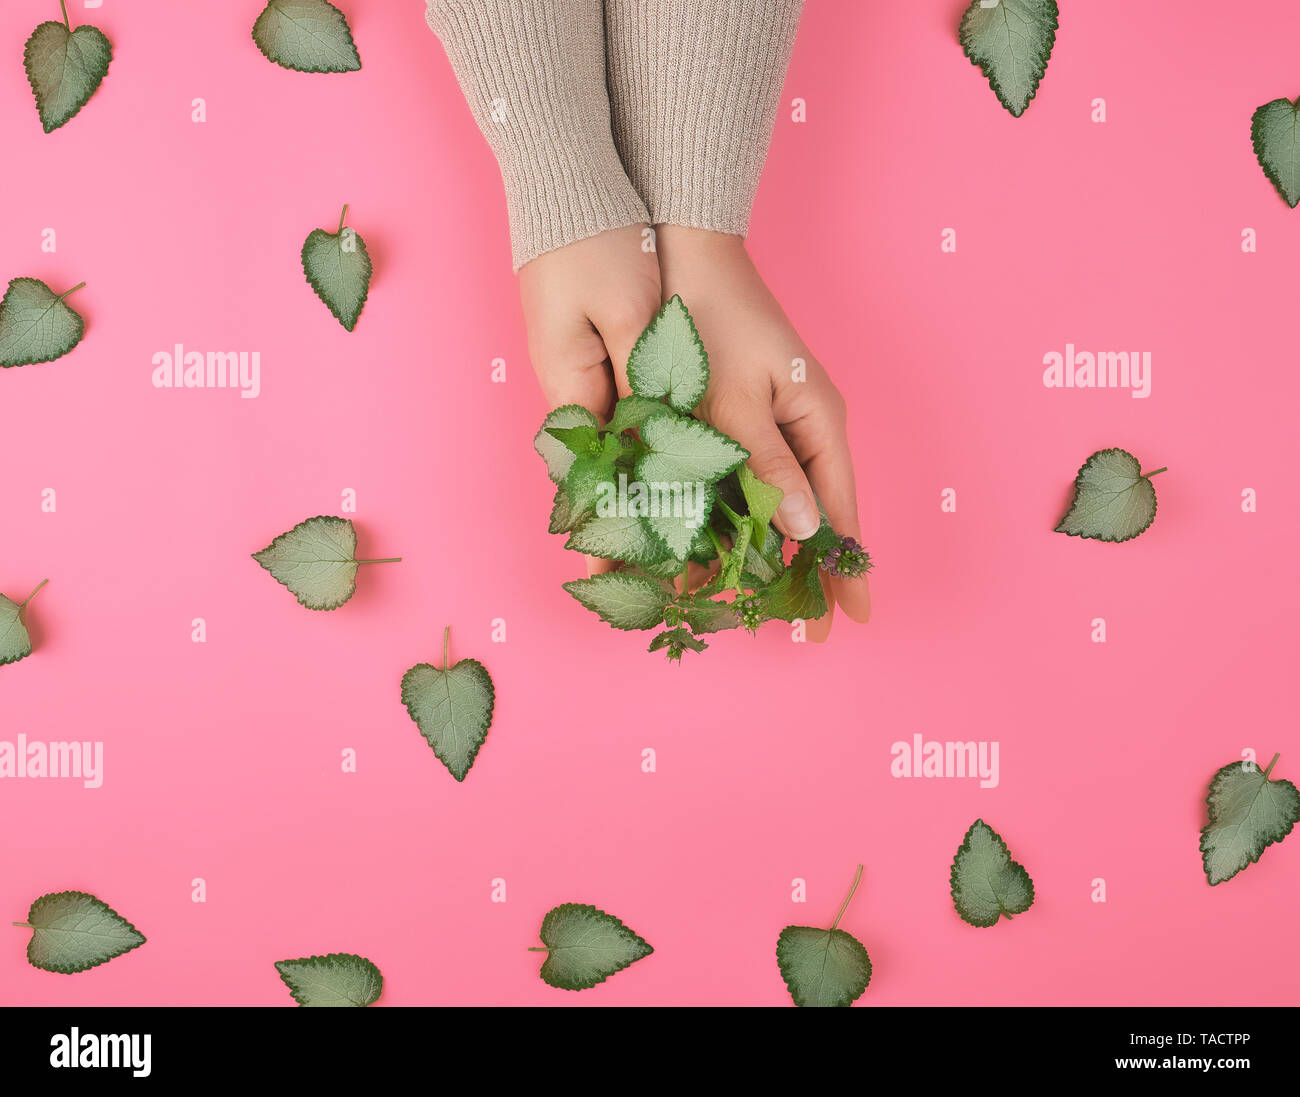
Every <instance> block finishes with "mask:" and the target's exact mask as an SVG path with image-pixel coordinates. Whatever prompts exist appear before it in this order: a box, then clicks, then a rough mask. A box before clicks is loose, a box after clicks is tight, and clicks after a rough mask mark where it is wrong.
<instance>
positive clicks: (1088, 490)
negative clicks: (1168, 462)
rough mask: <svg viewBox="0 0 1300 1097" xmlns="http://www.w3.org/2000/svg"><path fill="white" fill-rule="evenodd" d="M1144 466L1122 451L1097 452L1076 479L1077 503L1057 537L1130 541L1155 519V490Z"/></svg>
mask: <svg viewBox="0 0 1300 1097" xmlns="http://www.w3.org/2000/svg"><path fill="white" fill-rule="evenodd" d="M1164 471H1165V470H1164V469H1162V468H1159V469H1156V470H1155V472H1148V473H1145V474H1144V473H1143V472H1142V465H1141V463H1140V462H1139V461H1138V459H1137V458H1136V457H1134V456H1133V455H1132V454H1131V453H1128V452H1126V451H1125V450H1122V449H1103V450H1098V451H1097V452H1096V453H1094V454H1093V455H1092V456H1091V457H1089V458H1088V460H1086V461H1085V462H1084V463H1083V467H1082V468H1081V469H1079V474H1078V475H1077V476H1076V477H1075V478H1074V502H1073V503H1071V504H1070V509H1069V511H1068V512H1067V513H1066V515H1065V517H1064V518H1062V519H1061V523H1060V525H1058V526H1057V527H1056V532H1057V533H1065V534H1068V535H1069V536H1071V537H1090V538H1093V539H1095V540H1098V541H1131V540H1132V539H1133V538H1134V537H1136V536H1137V535H1138V534H1139V533H1141V532H1143V531H1144V530H1145V529H1146V528H1147V527H1148V526H1150V525H1151V523H1152V522H1153V521H1154V520H1155V517H1156V489H1155V488H1154V487H1153V486H1152V484H1151V477H1153V476H1156V475H1157V474H1159V473H1162V472H1164Z"/></svg>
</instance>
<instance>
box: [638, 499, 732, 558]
mask: <svg viewBox="0 0 1300 1097" xmlns="http://www.w3.org/2000/svg"><path fill="white" fill-rule="evenodd" d="M682 487H683V490H682V492H680V493H676V492H672V493H670V492H667V491H665V492H662V493H661V495H660V505H659V506H658V507H657V508H656V509H658V510H659V511H660V513H659V514H657V515H646V516H645V517H644V518H642V521H643V522H645V524H646V527H647V528H648V529H649V530H650V532H651V533H653V534H654V537H655V540H656V541H657V542H658V543H659V544H661V545H663V546H664V548H665V549H666V550H667V551H668V552H669V553H671V554H672V555H673V556H675V557H676V558H677V559H678V560H684V559H685V558H686V557H687V556H689V555H690V554H691V551H692V549H693V548H694V547H698V543H699V537H700V534H701V533H702V531H703V529H704V525H705V523H706V522H708V520H709V514H710V513H711V512H712V510H713V500H714V499H715V497H716V493H715V492H714V490H713V485H712V484H709V483H704V482H700V483H699V484H698V485H696V484H690V483H689V482H688V483H687V484H684V485H682ZM687 491H689V492H690V501H689V504H688V502H687V498H686V493H687ZM688 505H689V508H690V509H691V510H692V511H694V512H695V513H693V514H691V515H689V516H688V515H687V514H686V511H687V508H688ZM664 511H667V512H668V513H666V514H665V513H663V512H664ZM673 511H677V512H678V513H676V514H674V513H672V512H673ZM692 523H693V524H692ZM705 536H706V537H707V536H708V535H707V534H705Z"/></svg>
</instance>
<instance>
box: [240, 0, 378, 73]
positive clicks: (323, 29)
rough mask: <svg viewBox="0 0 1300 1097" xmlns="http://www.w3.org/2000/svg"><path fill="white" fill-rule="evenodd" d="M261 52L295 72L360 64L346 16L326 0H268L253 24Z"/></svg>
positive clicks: (352, 68)
mask: <svg viewBox="0 0 1300 1097" xmlns="http://www.w3.org/2000/svg"><path fill="white" fill-rule="evenodd" d="M253 41H254V42H256V43H257V48H258V49H259V50H261V51H262V53H263V55H265V57H266V58H267V59H268V60H270V61H274V62H275V63H276V64H277V65H280V66H281V67H282V68H286V69H293V70H294V72H355V71H356V70H357V69H359V68H360V67H361V58H360V56H358V54H357V46H356V43H355V42H353V41H352V31H351V29H350V28H349V27H348V20H347V17H346V16H345V15H344V14H343V13H342V12H341V11H339V9H338V8H336V7H335V6H334V5H333V4H329V3H326V0H270V3H269V4H267V5H266V8H265V10H264V11H263V12H262V14H261V15H259V16H258V17H257V22H256V23H254V24H253Z"/></svg>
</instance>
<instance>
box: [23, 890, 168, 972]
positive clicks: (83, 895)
mask: <svg viewBox="0 0 1300 1097" xmlns="http://www.w3.org/2000/svg"><path fill="white" fill-rule="evenodd" d="M65 895H75V896H77V898H79V899H89V900H90V901H91V902H92V903H93V904H95V905H96V906H100V907H103V908H104V910H106V911H108V913H109V914H111V915H112V916H113V917H114V918H120V919H121V920H122V922H123V923H125V925H126V928H127V929H129V930H130V931H131V932H132V933H134V934H135V935H136V936H137V937H139V938H140V940H138V941H136V942H135V944H132V945H127V947H126V948H124V949H123V950H122V951H121V952H115V953H114V954H113V955H112V956H108V957H105V958H104V959H103V960H96V961H95V962H94V963H93V964H85V965H83V966H82V967H74V966H72V965H69V964H60V965H55V966H50V967H46V966H45V965H44V964H38V963H36V962H35V961H34V960H33V959H32V942H33V941H35V940H36V930H37V927H36V926H33V927H32V935H31V937H30V938H29V939H28V941H27V962H28V963H29V964H31V966H32V967H34V968H36V969H37V970H38V971H51V972H54V973H55V974H56V975H76V974H78V973H79V972H83V971H89V970H90V969H91V968H96V967H99V966H100V965H101V964H107V963H108V962H109V961H110V960H116V959H117V958H118V957H119V956H125V955H126V954H127V953H128V952H133V951H134V950H135V949H138V948H139V947H140V946H141V945H143V944H145V943H146V942H147V941H148V938H147V937H145V935H144V934H143V933H141V932H140V931H139V930H138V929H136V928H135V926H133V925H132V924H131V923H130V922H129V921H128V920H127V919H126V918H123V917H122V915H121V914H119V913H118V912H117V911H116V910H114V909H113V908H112V907H110V906H109V905H108V904H107V903H106V902H104V900H103V899H101V898H99V897H98V896H96V895H91V894H90V892H88V891H47V892H46V893H45V894H44V895H38V896H37V897H36V898H35V899H33V900H32V902H31V906H29V907H28V908H27V917H28V919H30V918H31V916H32V907H34V906H36V904H37V903H39V902H40V901H41V900H42V899H58V898H62V897H63V896H65ZM40 928H45V927H40Z"/></svg>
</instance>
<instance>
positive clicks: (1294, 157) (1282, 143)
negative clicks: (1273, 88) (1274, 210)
mask: <svg viewBox="0 0 1300 1097" xmlns="http://www.w3.org/2000/svg"><path fill="white" fill-rule="evenodd" d="M1250 143H1251V144H1252V145H1254V147H1255V156H1256V158H1258V160H1259V166H1260V167H1261V168H1263V169H1264V174H1265V175H1267V176H1268V181H1269V182H1270V183H1272V184H1273V186H1275V187H1276V188H1277V192H1278V194H1280V195H1281V196H1282V197H1283V198H1284V199H1285V200H1286V204H1287V205H1288V206H1290V207H1291V208H1292V209H1295V208H1296V206H1297V205H1300V98H1297V99H1296V101H1295V102H1294V103H1292V102H1291V101H1290V100H1289V99H1274V100H1273V101H1272V102H1271V103H1265V104H1264V105H1263V106H1262V107H1260V108H1259V109H1258V110H1257V111H1255V113H1254V115H1253V116H1252V117H1251V119H1250Z"/></svg>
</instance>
